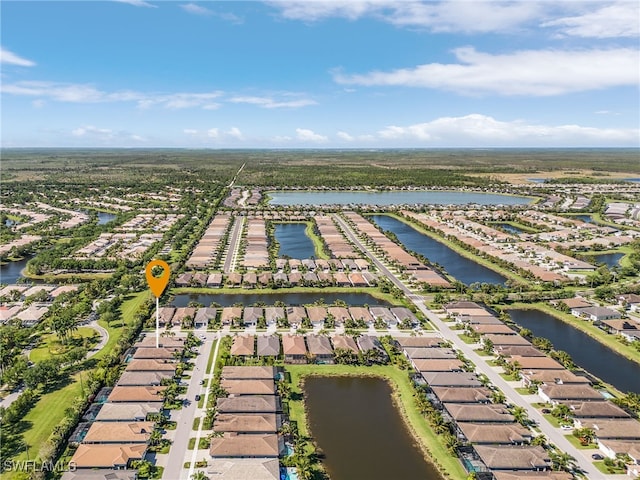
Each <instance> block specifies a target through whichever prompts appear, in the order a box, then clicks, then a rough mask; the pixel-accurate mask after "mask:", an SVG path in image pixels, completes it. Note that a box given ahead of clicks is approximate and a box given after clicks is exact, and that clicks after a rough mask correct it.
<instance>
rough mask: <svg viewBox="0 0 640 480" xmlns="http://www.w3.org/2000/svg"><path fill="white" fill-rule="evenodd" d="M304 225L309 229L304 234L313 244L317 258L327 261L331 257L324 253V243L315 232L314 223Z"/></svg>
mask: <svg viewBox="0 0 640 480" xmlns="http://www.w3.org/2000/svg"><path fill="white" fill-rule="evenodd" d="M304 223H306V224H307V228H305V229H304V233H305V235H306V236H307V237H309V239H310V240H311V241H312V242H313V249H314V250H315V255H316V258H321V259H324V260H327V259H328V258H329V255H327V254H326V253H325V251H324V243H323V242H322V239H321V238H320V237H318V236H317V235H316V234H315V232H314V231H313V222H304Z"/></svg>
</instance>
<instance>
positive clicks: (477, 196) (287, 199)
mask: <svg viewBox="0 0 640 480" xmlns="http://www.w3.org/2000/svg"><path fill="white" fill-rule="evenodd" d="M267 193H268V195H269V204H271V205H413V204H428V205H467V204H475V205H526V204H529V203H531V202H532V199H531V198H528V197H519V196H515V195H501V194H498V193H479V192H452V191H445V192H443V191H434V190H412V191H407V190H401V191H393V192H362V191H357V192H341V191H332V192H318V191H304V192H267Z"/></svg>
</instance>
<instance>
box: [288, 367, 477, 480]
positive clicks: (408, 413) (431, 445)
mask: <svg viewBox="0 0 640 480" xmlns="http://www.w3.org/2000/svg"><path fill="white" fill-rule="evenodd" d="M285 369H286V370H287V371H288V372H289V373H290V375H291V390H292V392H293V393H298V394H302V389H301V380H302V379H303V378H304V377H305V376H307V375H359V376H363V375H370V376H376V377H381V378H384V379H385V380H387V381H388V382H389V383H390V385H391V386H392V388H393V390H394V397H395V401H396V405H398V407H399V409H400V412H401V414H402V418H403V419H404V420H405V422H406V424H407V426H408V428H409V430H410V431H411V432H412V434H413V436H414V437H415V438H416V439H417V440H418V441H419V444H420V446H421V447H422V449H423V451H424V452H425V457H426V458H428V459H429V460H430V461H431V462H432V463H435V464H436V465H437V466H438V469H439V470H440V471H442V472H443V473H444V472H446V473H447V474H448V475H449V476H450V478H453V479H459V480H463V479H464V478H466V474H465V472H464V469H463V468H462V465H461V464H460V462H459V461H458V459H457V458H455V457H452V456H451V455H450V454H449V452H448V451H447V449H446V448H445V447H444V445H442V443H441V442H440V440H439V438H438V436H437V435H436V434H435V433H434V432H433V430H432V429H431V427H430V426H429V423H428V422H427V420H426V419H425V418H424V417H423V416H422V415H421V414H420V413H419V412H418V411H417V409H416V408H415V404H414V398H413V387H412V386H411V383H410V380H409V377H408V375H407V372H405V371H402V370H400V369H398V368H396V367H394V366H386V365H385V366H372V367H354V366H350V365H287V366H286V367H285ZM289 408H290V412H289V414H290V416H291V419H292V420H294V421H296V422H297V424H298V428H299V430H300V432H301V433H302V434H303V435H308V434H309V429H308V426H307V422H306V416H305V411H304V403H303V401H293V402H290V403H289Z"/></svg>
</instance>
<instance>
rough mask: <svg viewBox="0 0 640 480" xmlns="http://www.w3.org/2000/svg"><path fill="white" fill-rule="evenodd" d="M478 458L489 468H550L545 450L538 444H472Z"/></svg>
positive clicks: (549, 461)
mask: <svg viewBox="0 0 640 480" xmlns="http://www.w3.org/2000/svg"><path fill="white" fill-rule="evenodd" d="M473 448H474V450H475V451H476V453H477V454H478V456H479V457H480V460H482V462H483V463H484V464H485V465H486V466H487V468H489V469H491V470H550V469H551V460H550V458H549V455H548V454H547V451H546V450H545V449H544V448H542V447H539V446H522V447H520V446H518V447H511V446H490V445H474V447H473Z"/></svg>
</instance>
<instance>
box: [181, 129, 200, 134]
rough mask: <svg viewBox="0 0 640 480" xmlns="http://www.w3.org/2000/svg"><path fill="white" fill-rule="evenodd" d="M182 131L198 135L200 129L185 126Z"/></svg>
mask: <svg viewBox="0 0 640 480" xmlns="http://www.w3.org/2000/svg"><path fill="white" fill-rule="evenodd" d="M182 133H184V134H186V135H197V134H198V130H194V129H193V128H185V129H184V130H182Z"/></svg>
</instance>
